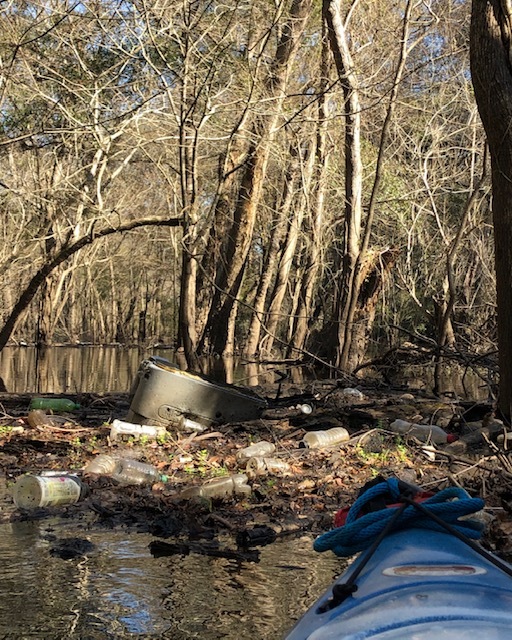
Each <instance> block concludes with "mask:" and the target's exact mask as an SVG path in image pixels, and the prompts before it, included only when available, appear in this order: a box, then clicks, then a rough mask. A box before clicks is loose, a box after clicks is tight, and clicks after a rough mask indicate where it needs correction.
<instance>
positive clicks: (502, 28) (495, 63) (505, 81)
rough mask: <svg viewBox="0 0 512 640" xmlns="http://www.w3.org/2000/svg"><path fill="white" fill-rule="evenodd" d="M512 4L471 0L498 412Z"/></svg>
mask: <svg viewBox="0 0 512 640" xmlns="http://www.w3.org/2000/svg"><path fill="white" fill-rule="evenodd" d="M511 39H512V8H511V4H510V2H509V1H508V0H501V1H500V0H473V2H472V16H471V33H470V61H471V76H472V81H473V87H474V90H475V97H476V101H477V105H478V110H479V112H480V117H481V119H482V123H483V125H484V128H485V131H486V134H487V139H488V142H489V153H490V156H491V175H492V193H493V200H492V213H493V225H494V246H495V268H496V290H497V305H498V351H499V369H500V380H499V398H498V407H499V409H500V412H501V413H502V415H503V416H504V417H506V418H507V419H508V420H510V418H511V414H512V406H511V405H512V332H511V330H510V318H512V129H511V127H510V123H511V122H512V48H511Z"/></svg>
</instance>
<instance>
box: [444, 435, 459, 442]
mask: <svg viewBox="0 0 512 640" xmlns="http://www.w3.org/2000/svg"><path fill="white" fill-rule="evenodd" d="M458 439H459V436H456V435H455V434H454V433H449V434H448V435H447V436H446V442H447V443H448V444H450V443H452V442H455V441H456V440H458Z"/></svg>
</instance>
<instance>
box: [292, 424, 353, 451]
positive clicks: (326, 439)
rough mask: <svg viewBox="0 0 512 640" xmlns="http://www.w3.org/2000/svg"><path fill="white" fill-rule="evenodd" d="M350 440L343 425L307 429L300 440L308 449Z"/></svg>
mask: <svg viewBox="0 0 512 640" xmlns="http://www.w3.org/2000/svg"><path fill="white" fill-rule="evenodd" d="M347 440H350V434H349V432H348V431H347V430H346V429H345V428H343V427H333V428H332V429H327V430H325V431H309V432H308V433H306V435H305V436H304V438H303V439H302V442H303V443H304V445H305V446H306V447H308V449H319V448H321V447H330V446H333V445H335V444H340V443H341V442H346V441H347Z"/></svg>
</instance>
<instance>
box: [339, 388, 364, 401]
mask: <svg viewBox="0 0 512 640" xmlns="http://www.w3.org/2000/svg"><path fill="white" fill-rule="evenodd" d="M342 393H343V395H344V396H345V397H346V398H356V399H357V400H363V398H364V394H363V393H362V391H359V389H353V388H352V387H347V388H346V389H343V391H342Z"/></svg>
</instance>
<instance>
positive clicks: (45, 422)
mask: <svg viewBox="0 0 512 640" xmlns="http://www.w3.org/2000/svg"><path fill="white" fill-rule="evenodd" d="M27 422H28V424H29V425H30V426H31V427H32V428H34V429H35V428H36V427H54V426H55V425H56V424H57V421H56V420H55V418H53V417H52V416H49V415H48V414H47V413H45V412H44V411H43V410H42V409H32V411H29V412H28V416H27Z"/></svg>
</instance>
